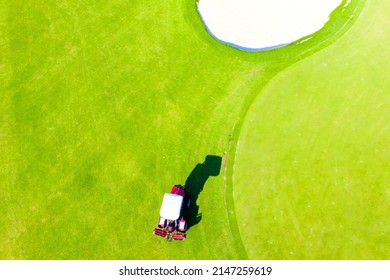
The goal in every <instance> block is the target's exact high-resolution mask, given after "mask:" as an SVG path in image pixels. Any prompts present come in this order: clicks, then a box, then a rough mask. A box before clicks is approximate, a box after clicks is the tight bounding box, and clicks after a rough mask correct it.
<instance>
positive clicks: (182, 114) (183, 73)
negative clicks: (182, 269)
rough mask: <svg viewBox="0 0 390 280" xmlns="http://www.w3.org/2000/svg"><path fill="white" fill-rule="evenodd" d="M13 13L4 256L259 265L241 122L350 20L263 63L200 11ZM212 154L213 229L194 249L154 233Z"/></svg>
mask: <svg viewBox="0 0 390 280" xmlns="http://www.w3.org/2000/svg"><path fill="white" fill-rule="evenodd" d="M0 14H1V17H0V51H1V56H0V69H1V71H0V78H1V84H0V97H1V98H0V112H1V114H0V199H1V203H0V213H1V219H0V258H1V259H243V258H247V257H248V256H249V257H254V255H253V254H250V255H248V256H247V253H246V251H245V248H244V246H243V244H242V242H241V238H240V233H239V231H238V228H237V225H236V220H235V209H237V208H238V207H237V205H236V207H234V206H233V205H234V204H233V201H232V185H231V183H230V179H231V175H232V172H231V168H232V163H233V155H234V154H232V153H231V152H232V151H233V150H234V147H235V144H236V140H237V137H238V134H237V132H239V129H238V130H237V128H239V127H240V122H241V120H242V118H241V117H242V116H243V115H244V114H245V113H246V111H247V108H248V106H249V105H250V103H251V102H252V100H253V98H254V97H255V96H256V95H257V94H258V93H259V90H260V89H261V88H262V87H263V86H264V85H265V84H266V82H267V81H269V80H270V78H271V77H273V76H274V75H275V74H277V73H278V72H279V71H281V70H282V69H284V68H285V67H287V66H289V65H291V64H292V63H294V62H296V61H298V60H299V59H301V58H303V57H304V56H307V55H309V54H312V53H314V52H316V51H318V50H319V49H321V48H323V47H325V46H327V45H329V44H330V43H332V42H334V41H335V40H336V39H337V38H338V37H340V36H341V34H342V33H343V32H345V30H346V29H343V28H341V27H342V26H343V25H344V23H345V22H346V21H348V17H345V16H344V15H338V16H335V17H334V20H333V18H332V20H333V21H332V22H331V24H330V25H328V28H325V29H324V30H323V31H321V32H319V33H318V34H316V36H314V38H313V39H311V40H309V41H306V42H305V43H302V44H296V45H292V46H290V47H287V48H283V49H280V50H275V51H271V52H266V53H259V54H249V53H244V52H241V51H238V50H235V49H233V48H231V47H228V46H224V45H222V44H220V43H218V42H216V41H215V40H214V39H213V38H212V37H211V36H209V34H207V32H206V30H205V28H204V26H203V25H202V22H201V20H200V18H199V16H198V14H197V12H196V5H195V1H184V0H183V1H179V0H176V1H174V0H172V1H149V2H147V3H141V2H134V1H132V2H131V3H130V2H129V1H121V0H116V1H109V2H107V1H106V2H104V1H87V0H73V1H72V0H67V1H61V2H58V1H57V2H56V3H47V1H40V0H38V1H18V0H16V1H12V2H9V1H8V2H5V1H2V2H1V3H0ZM345 14H349V12H348V13H345ZM339 30H341V31H339ZM343 30H344V31H343ZM341 58H342V57H341ZM235 129H236V130H235ZM225 151H226V152H227V153H226V155H225V156H224V152H225ZM207 155H215V156H220V157H222V165H221V170H220V174H219V175H218V176H210V177H209V178H206V179H207V180H206V181H205V183H204V186H203V191H202V192H201V193H200V194H199V198H198V200H197V201H196V203H197V205H198V206H199V212H200V213H201V214H202V219H201V221H200V222H199V223H198V224H197V225H194V226H193V227H191V228H190V230H189V231H188V238H187V240H185V241H184V242H172V243H168V242H166V241H165V240H164V239H162V238H158V237H156V236H153V235H152V229H153V228H154V226H155V225H156V223H157V220H158V215H159V208H160V204H161V200H162V196H163V193H164V192H166V191H169V190H170V187H171V186H172V185H173V184H177V183H181V184H184V183H185V182H186V180H187V179H188V178H189V176H190V175H191V174H194V173H192V171H193V170H194V169H195V168H196V166H197V164H199V163H202V162H203V161H204V160H205V158H206V156H207ZM256 174H257V172H256V170H255V169H254V171H253V172H251V174H250V176H257V175H256ZM192 179H195V181H196V179H197V178H193V177H192ZM199 179H202V180H204V179H205V177H204V176H203V177H202V176H200V178H199ZM201 183H202V182H201ZM251 190H252V189H251ZM251 190H248V192H247V193H252V191H251ZM251 203H252V204H253V206H254V207H257V206H258V202H257V201H252V202H251ZM259 209H260V208H259ZM259 222H260V221H259ZM245 243H246V246H251V244H252V243H250V241H248V240H245ZM256 244H257V243H253V245H254V246H257V245H256ZM255 257H256V256H255Z"/></svg>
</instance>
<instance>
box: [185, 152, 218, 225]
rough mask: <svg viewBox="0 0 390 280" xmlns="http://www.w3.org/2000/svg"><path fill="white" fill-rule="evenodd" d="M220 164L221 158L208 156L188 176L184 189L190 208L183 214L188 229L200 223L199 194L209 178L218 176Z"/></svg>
mask: <svg viewBox="0 0 390 280" xmlns="http://www.w3.org/2000/svg"><path fill="white" fill-rule="evenodd" d="M221 163H222V157H220V156H214V155H208V156H206V158H205V161H204V162H203V163H198V164H197V165H196V166H195V168H194V169H193V170H192V171H191V173H190V175H189V176H188V178H187V180H186V182H185V185H184V187H185V192H186V196H187V197H188V198H189V199H190V206H189V208H188V209H186V210H185V211H184V213H183V215H184V218H185V219H186V221H187V226H188V229H190V228H191V227H192V226H194V225H196V224H198V223H199V222H200V221H201V219H202V213H199V205H198V204H197V200H198V197H199V194H200V193H201V192H202V190H203V188H204V186H205V184H206V181H207V179H208V178H209V177H210V176H218V175H219V173H220V170H221Z"/></svg>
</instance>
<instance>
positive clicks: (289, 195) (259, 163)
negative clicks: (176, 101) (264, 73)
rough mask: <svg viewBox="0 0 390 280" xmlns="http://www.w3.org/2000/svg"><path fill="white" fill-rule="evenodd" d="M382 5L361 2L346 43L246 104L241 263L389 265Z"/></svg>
mask: <svg viewBox="0 0 390 280" xmlns="http://www.w3.org/2000/svg"><path fill="white" fill-rule="evenodd" d="M388 6H389V5H388V4H387V3H386V2H385V1H371V2H367V3H366V4H365V7H364V10H363V12H362V15H361V17H359V19H358V20H357V22H356V23H355V25H354V26H353V28H352V29H351V30H350V31H349V33H348V34H346V35H345V36H344V37H342V38H341V39H339V40H338V41H337V42H336V43H334V44H333V45H332V46H330V47H329V48H327V49H325V50H322V51H321V52H318V53H317V54H315V55H313V56H312V57H310V58H307V59H305V60H302V61H301V62H299V63H297V64H295V65H294V66H292V67H290V68H288V69H286V70H285V71H284V72H282V73H280V74H279V75H278V76H277V77H276V78H275V79H273V80H272V81H271V82H270V83H269V84H268V85H267V87H266V88H265V89H264V90H263V92H262V94H261V95H260V96H259V97H258V98H257V99H256V101H255V102H254V104H253V105H252V107H251V109H250V111H249V113H248V115H247V116H246V119H245V123H244V126H243V130H242V134H241V137H240V142H239V144H240V145H239V148H238V154H237V161H236V165H235V181H234V193H235V198H234V202H235V205H236V209H237V220H238V224H239V228H240V232H241V236H242V239H243V241H244V244H245V246H246V249H247V253H248V256H249V258H258V259H388V258H389V256H390V249H389V244H390V243H389V242H390V240H389V233H390V226H389V224H388V223H387V220H388V216H389V215H390V207H389V205H390V196H389V184H390V177H389V174H390V172H389V171H390V170H389V165H388V162H389V160H390V158H389V156H390V142H389V139H390V126H389V123H390V114H389V110H388V108H389V106H390V103H389V102H390V98H389V94H388V93H389V89H390V83H389V82H388V79H387V78H386V73H387V72H388V68H389V66H388V64H387V61H388V60H389V59H390V52H389V51H388V50H387V47H386V46H387V44H388V42H389V40H390V38H389V37H388V36H384V33H383V30H385V29H386V28H387V27H388V26H389V25H390V22H389V20H388V18H389V17H388V14H387V12H385V11H387V10H389V7H388ZM368 34H369V35H368ZM367 36H369V38H370V39H369V40H367ZM248 186H252V187H254V188H255V189H256V191H254V192H248ZM254 201H256V204H255V203H254Z"/></svg>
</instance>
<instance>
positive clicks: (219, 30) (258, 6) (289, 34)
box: [198, 0, 342, 50]
mask: <svg viewBox="0 0 390 280" xmlns="http://www.w3.org/2000/svg"><path fill="white" fill-rule="evenodd" d="M341 3H342V0H199V1H198V11H199V14H200V16H201V17H202V19H203V22H204V24H205V25H206V28H207V29H208V31H209V32H210V33H211V35H212V36H214V37H215V38H216V39H218V40H220V41H222V42H224V43H228V44H230V45H235V46H238V47H241V48H248V49H251V50H261V49H270V48H275V47H279V46H282V45H286V44H290V43H292V42H294V41H296V40H299V39H300V38H303V37H305V36H308V35H310V34H312V33H314V32H316V31H318V30H320V29H321V28H322V27H323V26H324V24H325V23H326V22H327V21H328V20H329V16H330V14H331V13H332V11H333V10H334V9H336V8H337V7H338V6H339V5H340V4H341Z"/></svg>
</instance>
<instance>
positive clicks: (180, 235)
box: [153, 185, 190, 240]
mask: <svg viewBox="0 0 390 280" xmlns="http://www.w3.org/2000/svg"><path fill="white" fill-rule="evenodd" d="M189 203H190V201H189V199H187V198H185V190H184V187H183V186H181V185H174V186H173V187H172V189H171V192H170V193H165V194H164V198H163V201H162V204H161V209H160V219H159V221H158V224H157V227H156V228H154V230H153V233H154V234H155V235H158V236H161V237H164V238H166V239H167V240H172V239H175V240H184V239H185V238H186V236H187V234H186V231H187V223H186V221H185V220H184V218H183V209H184V208H185V207H187V208H188V207H189Z"/></svg>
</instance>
